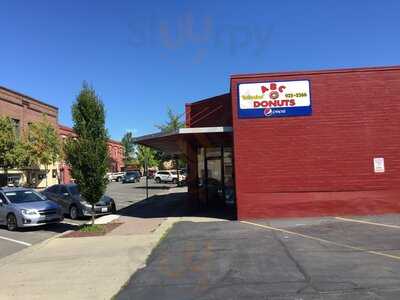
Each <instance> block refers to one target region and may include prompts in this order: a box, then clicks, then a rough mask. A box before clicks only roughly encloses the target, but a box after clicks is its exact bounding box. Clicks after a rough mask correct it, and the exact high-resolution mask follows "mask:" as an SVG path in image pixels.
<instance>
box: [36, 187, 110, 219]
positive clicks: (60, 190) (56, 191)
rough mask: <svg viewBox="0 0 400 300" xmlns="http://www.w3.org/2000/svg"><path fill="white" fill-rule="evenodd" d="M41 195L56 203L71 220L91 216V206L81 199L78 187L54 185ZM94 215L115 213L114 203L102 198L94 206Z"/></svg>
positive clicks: (108, 198)
mask: <svg viewBox="0 0 400 300" xmlns="http://www.w3.org/2000/svg"><path fill="white" fill-rule="evenodd" d="M42 193H43V195H45V196H46V197H47V198H48V199H50V200H52V201H54V202H56V203H58V204H59V205H60V206H61V208H62V212H63V213H64V214H68V215H69V216H70V218H71V219H77V218H79V217H83V216H91V215H92V205H91V204H89V203H88V202H86V201H85V199H83V197H82V196H81V194H80V192H79V186H78V185H76V184H74V183H71V184H56V185H53V186H51V187H49V188H47V189H46V190H44V191H43V192H42ZM94 210H95V215H96V216H98V215H105V214H110V213H115V212H116V207H115V202H114V200H113V199H111V198H110V197H108V196H103V197H102V198H101V199H100V201H99V202H98V203H96V205H95V206H94Z"/></svg>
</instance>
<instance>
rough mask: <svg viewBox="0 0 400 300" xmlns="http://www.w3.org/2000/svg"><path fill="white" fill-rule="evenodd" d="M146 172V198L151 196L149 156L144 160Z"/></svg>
mask: <svg viewBox="0 0 400 300" xmlns="http://www.w3.org/2000/svg"><path fill="white" fill-rule="evenodd" d="M144 172H145V173H146V200H147V199H148V198H149V166H148V162H147V157H146V159H145V160H144Z"/></svg>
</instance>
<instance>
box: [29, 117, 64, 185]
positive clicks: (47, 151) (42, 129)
mask: <svg viewBox="0 0 400 300" xmlns="http://www.w3.org/2000/svg"><path fill="white" fill-rule="evenodd" d="M24 148H25V149H26V151H25V155H26V158H25V159H24V162H25V163H24V164H25V165H27V166H38V167H40V166H44V167H45V172H46V187H47V173H48V167H49V165H52V164H55V163H56V162H57V161H58V160H59V158H60V157H61V142H60V138H59V135H58V131H57V129H56V128H55V127H54V126H53V125H52V124H51V123H50V122H49V121H48V119H47V118H46V116H45V117H44V118H43V120H41V121H39V122H34V123H31V124H30V125H29V129H28V132H27V139H26V141H25V147H24ZM21 151H23V150H21ZM22 155H23V152H21V156H22Z"/></svg>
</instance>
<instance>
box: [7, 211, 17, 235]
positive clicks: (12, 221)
mask: <svg viewBox="0 0 400 300" xmlns="http://www.w3.org/2000/svg"><path fill="white" fill-rule="evenodd" d="M17 228H18V224H17V218H16V217H15V215H14V214H9V215H8V216H7V229H8V230H9V231H14V230H16V229H17Z"/></svg>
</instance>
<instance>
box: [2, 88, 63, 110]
mask: <svg viewBox="0 0 400 300" xmlns="http://www.w3.org/2000/svg"><path fill="white" fill-rule="evenodd" d="M0 89H3V90H6V91H7V92H10V93H13V94H16V95H18V96H21V97H24V98H27V99H29V100H32V101H35V102H38V103H40V104H42V105H46V106H48V107H51V108H54V109H55V110H57V111H58V107H57V106H54V105H51V104H48V103H46V102H43V101H41V100H38V99H35V98H33V97H31V96H28V95H26V94H23V93H20V92H17V91H15V90H12V89H10V88H6V87H4V86H2V85H0Z"/></svg>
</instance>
